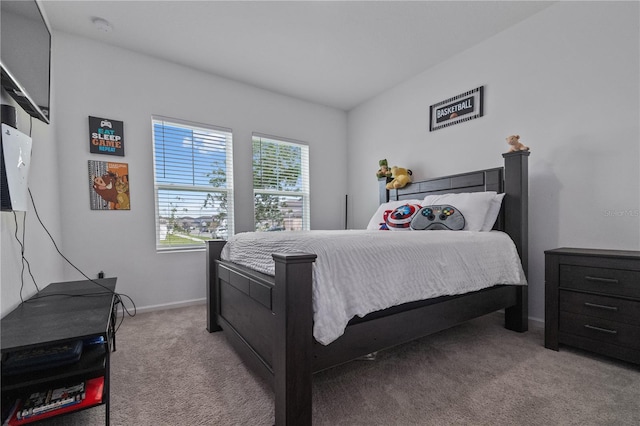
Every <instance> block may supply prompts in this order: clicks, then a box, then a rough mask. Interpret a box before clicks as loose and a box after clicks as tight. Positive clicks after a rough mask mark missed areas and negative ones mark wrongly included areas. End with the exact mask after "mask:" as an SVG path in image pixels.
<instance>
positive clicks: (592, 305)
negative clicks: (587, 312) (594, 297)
mask: <svg viewBox="0 0 640 426" xmlns="http://www.w3.org/2000/svg"><path fill="white" fill-rule="evenodd" d="M584 306H588V307H590V308H598V309H605V310H607V311H617V310H618V307H617V306H607V305H598V304H596V303H589V302H584Z"/></svg>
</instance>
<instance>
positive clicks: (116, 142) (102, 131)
mask: <svg viewBox="0 0 640 426" xmlns="http://www.w3.org/2000/svg"><path fill="white" fill-rule="evenodd" d="M89 140H90V141H91V142H90V143H89V150H90V151H91V153H92V154H107V155H118V156H120V157H124V123H123V122H122V121H117V120H112V119H110V118H101V117H91V116H89Z"/></svg>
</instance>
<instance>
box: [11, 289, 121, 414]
mask: <svg viewBox="0 0 640 426" xmlns="http://www.w3.org/2000/svg"><path fill="white" fill-rule="evenodd" d="M116 280H117V279H116V278H102V279H97V280H93V281H89V280H83V281H70V282H60V283H53V284H50V285H49V286H47V287H46V288H45V289H43V290H42V291H40V292H39V293H37V294H36V295H34V296H33V297H31V298H30V299H28V300H26V301H25V302H23V303H21V304H20V305H19V306H18V307H17V308H16V309H14V310H13V311H12V312H10V313H9V314H8V315H7V316H6V317H4V318H2V320H1V323H0V327H1V330H2V335H1V352H2V362H3V363H4V362H5V360H6V359H7V356H9V355H10V354H11V353H15V352H19V351H24V350H28V349H34V348H42V347H47V346H55V345H58V344H63V343H66V342H72V341H77V340H82V341H85V340H94V339H102V343H96V344H92V345H87V346H84V348H83V350H82V355H81V357H80V359H79V360H77V361H75V362H73V363H70V364H68V365H63V366H57V367H53V368H46V369H42V370H39V371H33V372H28V373H20V374H15V375H8V374H5V372H4V371H3V373H2V384H1V391H2V406H3V407H2V411H3V413H4V412H5V408H6V407H7V405H9V406H10V405H13V402H14V401H15V400H16V399H19V398H24V397H25V396H28V395H29V394H30V393H32V392H37V391H45V390H47V389H50V388H54V387H60V386H68V385H73V384H76V383H79V382H82V381H86V380H89V379H94V378H98V377H103V378H104V387H103V394H102V399H101V401H100V402H99V403H97V404H94V405H91V406H84V405H83V406H79V407H78V409H77V410H74V411H71V412H75V411H80V410H83V409H87V408H92V407H95V406H99V405H105V423H106V424H107V425H108V424H109V376H110V374H109V368H110V352H111V349H112V348H115V319H116V297H115V287H116ZM64 414H67V413H64ZM2 420H4V419H2Z"/></svg>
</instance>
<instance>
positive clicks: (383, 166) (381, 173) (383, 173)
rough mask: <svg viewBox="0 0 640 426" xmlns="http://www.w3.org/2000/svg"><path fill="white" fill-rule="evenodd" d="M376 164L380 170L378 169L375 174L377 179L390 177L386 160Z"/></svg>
mask: <svg viewBox="0 0 640 426" xmlns="http://www.w3.org/2000/svg"><path fill="white" fill-rule="evenodd" d="M378 164H379V165H380V168H379V169H378V172H377V173H376V176H377V177H378V179H380V178H383V177H387V178H388V177H391V170H389V163H387V159H386V158H385V159H383V160H380V161H378Z"/></svg>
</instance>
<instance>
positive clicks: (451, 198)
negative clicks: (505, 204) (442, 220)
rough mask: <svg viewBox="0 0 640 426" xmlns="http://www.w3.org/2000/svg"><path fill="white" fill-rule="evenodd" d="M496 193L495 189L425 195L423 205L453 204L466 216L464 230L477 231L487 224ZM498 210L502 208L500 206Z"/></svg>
mask: <svg viewBox="0 0 640 426" xmlns="http://www.w3.org/2000/svg"><path fill="white" fill-rule="evenodd" d="M496 195H497V193H496V192H495V191H490V192H463V193H459V194H435V195H427V196H426V197H424V201H423V202H422V206H437V205H443V204H448V205H450V206H453V207H455V208H457V209H458V210H459V211H460V213H462V216H464V221H465V224H464V228H463V230H464V231H476V232H477V231H481V230H482V228H483V226H484V225H485V219H486V218H487V213H488V211H489V208H490V207H491V203H492V202H493V200H494V199H495V197H496ZM498 210H500V208H499V207H498ZM494 222H495V219H494ZM492 226H493V223H492Z"/></svg>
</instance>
